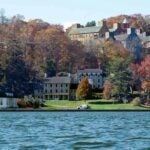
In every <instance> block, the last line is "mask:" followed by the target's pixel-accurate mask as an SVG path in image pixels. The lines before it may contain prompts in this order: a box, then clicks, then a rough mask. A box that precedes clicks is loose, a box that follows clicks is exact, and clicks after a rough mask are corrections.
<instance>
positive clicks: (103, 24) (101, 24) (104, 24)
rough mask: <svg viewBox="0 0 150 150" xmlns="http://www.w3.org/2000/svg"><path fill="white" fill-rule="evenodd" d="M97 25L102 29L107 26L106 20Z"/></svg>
mask: <svg viewBox="0 0 150 150" xmlns="http://www.w3.org/2000/svg"><path fill="white" fill-rule="evenodd" d="M97 24H98V26H100V27H103V26H106V20H101V21H98V23H97Z"/></svg>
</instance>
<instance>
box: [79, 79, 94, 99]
mask: <svg viewBox="0 0 150 150" xmlns="http://www.w3.org/2000/svg"><path fill="white" fill-rule="evenodd" d="M91 96H92V86H91V85H90V84H89V81H88V78H87V77H85V78H83V79H82V80H81V82H80V83H79V85H78V88H77V91H76V98H77V100H86V99H88V98H91Z"/></svg>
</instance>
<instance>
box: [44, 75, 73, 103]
mask: <svg viewBox="0 0 150 150" xmlns="http://www.w3.org/2000/svg"><path fill="white" fill-rule="evenodd" d="M70 84H71V78H70V77H59V76H56V77H50V78H45V79H44V81H43V98H44V99H46V100H69V98H70Z"/></svg>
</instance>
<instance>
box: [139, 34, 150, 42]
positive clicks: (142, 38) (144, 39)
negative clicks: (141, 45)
mask: <svg viewBox="0 0 150 150" xmlns="http://www.w3.org/2000/svg"><path fill="white" fill-rule="evenodd" d="M139 38H140V40H141V41H142V42H150V36H140V35H139Z"/></svg>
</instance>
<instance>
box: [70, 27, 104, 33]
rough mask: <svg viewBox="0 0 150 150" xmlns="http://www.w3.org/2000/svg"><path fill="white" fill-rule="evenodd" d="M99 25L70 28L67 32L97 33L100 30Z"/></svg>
mask: <svg viewBox="0 0 150 150" xmlns="http://www.w3.org/2000/svg"><path fill="white" fill-rule="evenodd" d="M101 28H102V27H101V26H93V27H84V28H75V29H71V30H70V32H69V34H84V33H97V32H100V30H101Z"/></svg>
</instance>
